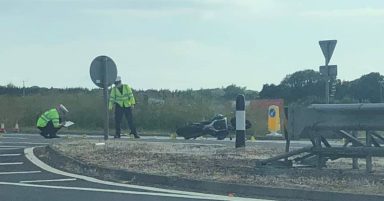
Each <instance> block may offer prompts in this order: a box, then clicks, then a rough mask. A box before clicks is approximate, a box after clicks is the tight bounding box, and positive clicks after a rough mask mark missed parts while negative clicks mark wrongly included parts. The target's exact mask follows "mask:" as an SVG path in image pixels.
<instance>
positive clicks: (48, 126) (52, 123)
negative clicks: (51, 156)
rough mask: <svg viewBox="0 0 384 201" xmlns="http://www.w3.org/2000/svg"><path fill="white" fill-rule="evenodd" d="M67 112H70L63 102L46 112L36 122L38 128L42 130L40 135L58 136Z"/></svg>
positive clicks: (47, 136)
mask: <svg viewBox="0 0 384 201" xmlns="http://www.w3.org/2000/svg"><path fill="white" fill-rule="evenodd" d="M66 113H68V109H67V108H66V107H65V106H64V105H62V104H60V105H58V106H57V107H56V108H52V109H50V110H48V111H46V112H44V113H43V114H42V115H41V116H40V117H39V119H38V120H37V123H36V126H37V128H38V129H40V131H41V133H40V135H42V136H43V137H45V138H58V137H59V136H57V135H56V133H57V131H59V130H60V129H61V128H62V127H63V126H64V124H65V122H64V116H65V114H66Z"/></svg>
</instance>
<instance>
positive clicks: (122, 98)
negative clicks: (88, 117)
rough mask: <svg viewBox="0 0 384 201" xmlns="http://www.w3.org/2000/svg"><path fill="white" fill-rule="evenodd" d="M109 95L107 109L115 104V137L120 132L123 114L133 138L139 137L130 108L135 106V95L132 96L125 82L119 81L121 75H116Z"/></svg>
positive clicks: (117, 136)
mask: <svg viewBox="0 0 384 201" xmlns="http://www.w3.org/2000/svg"><path fill="white" fill-rule="evenodd" d="M110 94H111V95H110V97H109V110H112V108H113V105H115V124H116V135H115V138H120V134H121V120H122V119H123V115H125V117H126V118H127V120H128V125H129V128H130V129H131V133H130V134H133V135H134V136H135V138H140V136H139V135H138V134H137V131H136V127H135V125H134V124H133V115H132V110H133V108H134V106H135V103H136V102H135V97H134V96H133V93H132V89H131V88H130V87H129V86H128V85H127V84H122V83H121V77H120V76H117V78H116V81H115V87H113V88H112V90H111V93H110Z"/></svg>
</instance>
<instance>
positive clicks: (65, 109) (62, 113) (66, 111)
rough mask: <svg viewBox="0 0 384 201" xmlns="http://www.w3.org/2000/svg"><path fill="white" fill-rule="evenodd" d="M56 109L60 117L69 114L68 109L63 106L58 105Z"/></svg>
mask: <svg viewBox="0 0 384 201" xmlns="http://www.w3.org/2000/svg"><path fill="white" fill-rule="evenodd" d="M56 109H57V111H58V112H59V113H60V115H65V114H67V113H68V112H69V111H68V109H67V108H66V107H65V106H64V105H63V104H60V105H58V106H57V107H56Z"/></svg>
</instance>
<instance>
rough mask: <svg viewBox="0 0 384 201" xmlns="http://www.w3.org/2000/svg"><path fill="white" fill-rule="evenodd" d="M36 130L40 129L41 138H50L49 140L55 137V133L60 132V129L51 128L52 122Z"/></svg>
mask: <svg viewBox="0 0 384 201" xmlns="http://www.w3.org/2000/svg"><path fill="white" fill-rule="evenodd" d="M37 128H38V129H40V131H41V135H42V136H44V137H50V138H52V137H55V136H56V133H57V131H59V130H60V127H59V128H55V127H54V126H53V123H52V121H49V122H48V123H47V125H46V126H45V127H37Z"/></svg>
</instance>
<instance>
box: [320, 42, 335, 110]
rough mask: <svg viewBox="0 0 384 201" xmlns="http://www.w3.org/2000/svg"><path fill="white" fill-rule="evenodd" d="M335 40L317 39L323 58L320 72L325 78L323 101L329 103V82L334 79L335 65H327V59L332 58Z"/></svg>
mask: <svg viewBox="0 0 384 201" xmlns="http://www.w3.org/2000/svg"><path fill="white" fill-rule="evenodd" d="M336 43H337V40H322V41H319V45H320V48H321V51H322V52H323V55H324V58H325V66H320V74H321V75H323V76H324V80H325V103H326V104H329V82H330V81H331V78H332V79H336V76H337V66H336V65H332V66H329V65H328V64H329V61H330V60H331V58H332V54H333V51H334V50H335V47H336Z"/></svg>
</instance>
